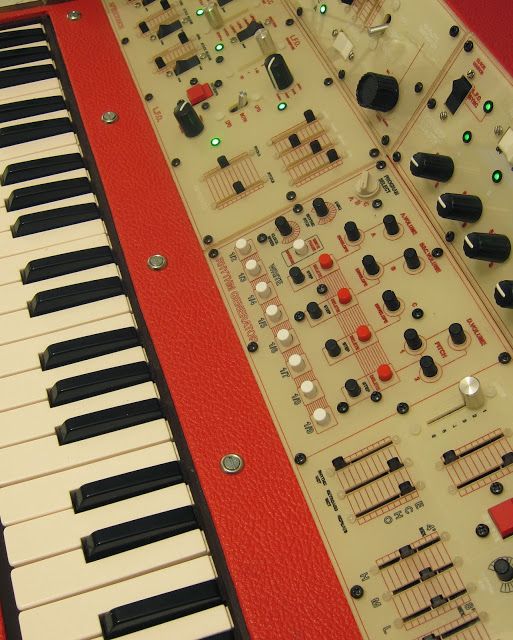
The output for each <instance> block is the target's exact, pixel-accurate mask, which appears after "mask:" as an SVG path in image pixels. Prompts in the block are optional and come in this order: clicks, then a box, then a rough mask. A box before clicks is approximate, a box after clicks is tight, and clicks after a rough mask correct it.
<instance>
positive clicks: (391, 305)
mask: <svg viewBox="0 0 513 640" xmlns="http://www.w3.org/2000/svg"><path fill="white" fill-rule="evenodd" d="M381 297H382V299H383V303H384V305H385V307H386V308H387V309H388V310H389V311H392V312H393V311H397V310H398V309H399V307H400V306H401V302H400V301H399V298H398V297H397V296H396V295H395V292H394V291H391V290H390V289H387V290H386V291H383V293H382V294H381Z"/></svg>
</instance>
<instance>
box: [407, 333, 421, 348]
mask: <svg viewBox="0 0 513 640" xmlns="http://www.w3.org/2000/svg"><path fill="white" fill-rule="evenodd" d="M404 340H405V342H406V344H407V345H408V348H409V349H411V350H412V351H417V349H420V348H421V347H422V338H421V337H420V336H419V334H418V333H417V330H416V329H406V331H405V332H404Z"/></svg>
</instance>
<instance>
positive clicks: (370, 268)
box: [362, 255, 379, 276]
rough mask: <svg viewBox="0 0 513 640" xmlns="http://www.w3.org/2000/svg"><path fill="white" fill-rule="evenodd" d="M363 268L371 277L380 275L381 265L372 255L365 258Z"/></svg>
mask: <svg viewBox="0 0 513 640" xmlns="http://www.w3.org/2000/svg"><path fill="white" fill-rule="evenodd" d="M362 264H363V268H364V269H365V273H367V275H369V276H376V275H378V273H379V264H378V263H377V262H376V258H375V257H374V256H371V255H367V256H363V259H362Z"/></svg>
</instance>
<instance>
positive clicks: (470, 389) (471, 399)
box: [459, 376, 485, 409]
mask: <svg viewBox="0 0 513 640" xmlns="http://www.w3.org/2000/svg"><path fill="white" fill-rule="evenodd" d="M459 388H460V393H461V395H462V396H463V401H464V402H465V406H466V407H468V408H469V409H480V408H481V407H482V406H483V405H484V402H485V397H484V393H483V390H482V388H481V383H480V382H479V380H478V379H477V378H474V376H467V377H466V378H463V379H462V380H460V385H459Z"/></svg>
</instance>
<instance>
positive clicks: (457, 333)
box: [449, 322, 467, 345]
mask: <svg viewBox="0 0 513 640" xmlns="http://www.w3.org/2000/svg"><path fill="white" fill-rule="evenodd" d="M449 338H450V339H451V342H452V343H453V344H457V345H461V344H465V342H466V341H467V336H466V334H465V331H464V329H463V327H462V326H461V324H460V323H459V322H453V323H452V324H451V325H450V326H449Z"/></svg>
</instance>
